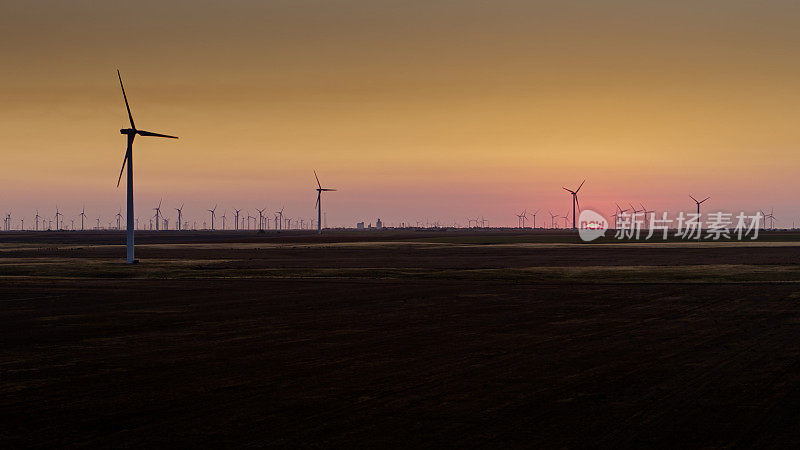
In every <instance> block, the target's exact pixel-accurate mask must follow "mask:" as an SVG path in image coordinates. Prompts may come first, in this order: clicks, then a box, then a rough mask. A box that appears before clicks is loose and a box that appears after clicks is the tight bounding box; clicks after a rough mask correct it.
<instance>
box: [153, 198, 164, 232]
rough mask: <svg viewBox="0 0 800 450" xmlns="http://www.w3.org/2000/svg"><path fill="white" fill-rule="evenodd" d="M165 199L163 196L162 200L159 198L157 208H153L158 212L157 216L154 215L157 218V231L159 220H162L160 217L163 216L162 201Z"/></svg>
mask: <svg viewBox="0 0 800 450" xmlns="http://www.w3.org/2000/svg"><path fill="white" fill-rule="evenodd" d="M163 200H164V199H163V198H162V199H161V200H159V201H158V207H156V208H153V211H155V212H156V215H155V216H153V217H155V218H156V231H158V223H159V221H160V220H159V219H160V218H161V202H162V201H163Z"/></svg>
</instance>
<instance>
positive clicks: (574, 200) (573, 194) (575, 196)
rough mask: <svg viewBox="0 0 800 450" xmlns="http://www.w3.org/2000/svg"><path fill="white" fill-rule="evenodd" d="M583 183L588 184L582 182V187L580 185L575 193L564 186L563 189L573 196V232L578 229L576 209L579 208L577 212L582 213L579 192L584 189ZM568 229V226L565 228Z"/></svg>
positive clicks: (584, 181)
mask: <svg viewBox="0 0 800 450" xmlns="http://www.w3.org/2000/svg"><path fill="white" fill-rule="evenodd" d="M583 183H586V180H583V181H582V182H581V185H580V186H578V189H575V190H574V191H573V190H572V189H567V188H565V187H563V186H562V189H564V190H565V191H567V192H569V193H570V194H572V229H573V230H575V229H577V227H576V226H575V223H576V222H575V219H576V216H575V209H576V208H577V210H578V211H580V210H581V205H580V203H578V192H579V191H580V190H581V188H582V187H583ZM566 227H567V226H566V225H564V228H566Z"/></svg>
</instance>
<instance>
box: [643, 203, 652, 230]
mask: <svg viewBox="0 0 800 450" xmlns="http://www.w3.org/2000/svg"><path fill="white" fill-rule="evenodd" d="M639 206H641V207H642V212H643V213H644V226H645V228H648V229H649V228H650V218H649V217H648V214H652V213H654V212H655V211H654V210H653V211H648V210H647V207H646V206H644V203H641V202H640V203H639Z"/></svg>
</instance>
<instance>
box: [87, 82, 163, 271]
mask: <svg viewBox="0 0 800 450" xmlns="http://www.w3.org/2000/svg"><path fill="white" fill-rule="evenodd" d="M117 78H119V87H120V88H122V98H124V99H125V109H126V110H127V111H128V119H129V120H130V122H131V127H130V128H123V129H121V130H119V132H120V133H121V134H124V135H126V136H127V137H128V149H127V150H126V151H125V158H124V159H123V160H122V169H120V171H119V180H117V187H119V182H120V181H122V172H123V171H124V170H125V164H126V163H127V164H128V176H127V182H128V186H127V191H128V195H127V196H128V205H127V215H126V216H125V218H126V221H127V232H126V238H125V240H126V242H127V251H126V258H125V259H126V261H127V263H128V264H133V263H135V262H136V259H134V255H133V220H134V217H136V216H135V215H134V213H133V139H134V138H135V137H136V135H137V134H138V135H139V136H153V137H163V138H170V139H178V138H177V137H176V136H169V135H166V134H159V133H151V132H149V131H144V130H138V129H136V125H134V123H133V115H132V114H131V107H130V105H129V104H128V97H127V96H126V95H125V86H123V85H122V75H120V73H119V70H117ZM98 228H99V225H98Z"/></svg>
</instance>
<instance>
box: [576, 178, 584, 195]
mask: <svg viewBox="0 0 800 450" xmlns="http://www.w3.org/2000/svg"><path fill="white" fill-rule="evenodd" d="M583 183H586V180H583V181H582V182H581V185H580V186H578V189H575V193H576V194H577V193H578V191H580V190H581V188H582V187H583Z"/></svg>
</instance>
